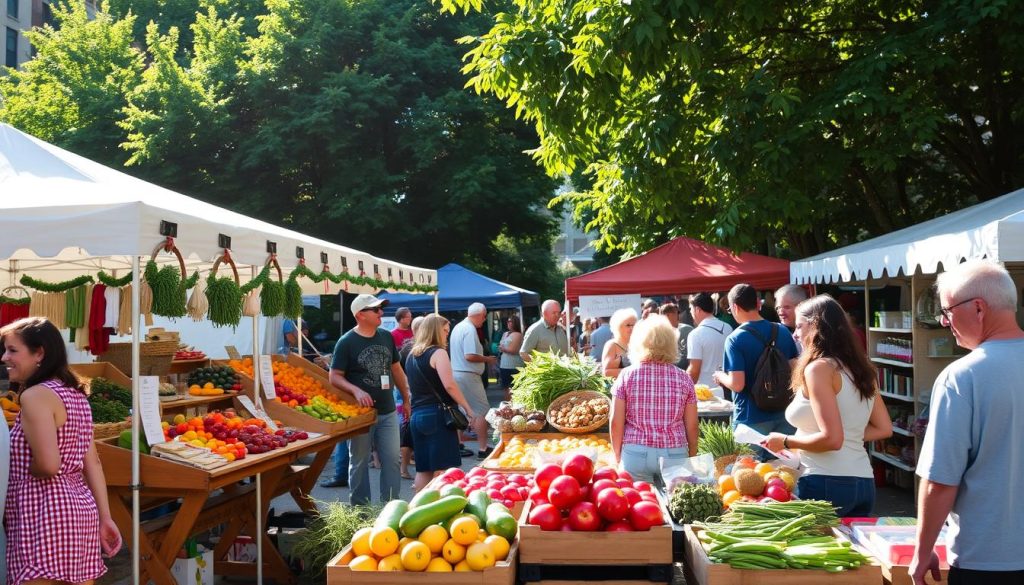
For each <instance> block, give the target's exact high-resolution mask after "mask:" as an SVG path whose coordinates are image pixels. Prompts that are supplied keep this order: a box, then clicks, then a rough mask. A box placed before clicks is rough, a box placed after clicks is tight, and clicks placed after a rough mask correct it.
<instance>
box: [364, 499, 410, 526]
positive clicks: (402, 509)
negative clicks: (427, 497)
mask: <svg viewBox="0 0 1024 585" xmlns="http://www.w3.org/2000/svg"><path fill="white" fill-rule="evenodd" d="M408 511H409V503H408V502H406V501H405V500H391V501H390V502H388V503H387V505H385V506H384V509H383V510H381V511H380V515H379V516H377V520H375V521H374V523H373V527H374V528H384V527H385V526H387V527H389V528H391V529H392V530H394V531H395V533H398V523H399V522H400V521H401V520H402V516H404V515H405V513H406V512H408Z"/></svg>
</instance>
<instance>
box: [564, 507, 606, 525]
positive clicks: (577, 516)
mask: <svg viewBox="0 0 1024 585" xmlns="http://www.w3.org/2000/svg"><path fill="white" fill-rule="evenodd" d="M569 525H570V526H572V529H573V530H578V531H580V532H594V531H596V530H600V528H601V516H600V515H599V514H598V513H597V506H595V505H594V504H593V503H591V502H579V503H578V504H576V505H575V506H573V507H572V510H570V511H569Z"/></svg>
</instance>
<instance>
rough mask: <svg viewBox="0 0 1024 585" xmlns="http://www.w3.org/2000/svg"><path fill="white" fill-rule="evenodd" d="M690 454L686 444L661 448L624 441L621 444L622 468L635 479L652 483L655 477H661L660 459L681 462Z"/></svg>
mask: <svg viewBox="0 0 1024 585" xmlns="http://www.w3.org/2000/svg"><path fill="white" fill-rule="evenodd" d="M689 456H690V452H689V451H688V450H687V449H686V446H685V445H684V446H682V447H673V448H670V449H661V448H658V447H647V446H645V445H633V444H630V443H626V444H624V445H623V446H622V468H623V469H625V470H626V471H628V472H629V474H630V475H632V476H633V480H635V481H646V482H647V483H654V478H655V477H659V478H660V477H661V463H660V459H661V458H662V457H664V458H665V459H666V463H668V460H672V461H673V462H676V461H678V462H680V463H681V462H682V461H683V460H684V459H686V458H687V457H689Z"/></svg>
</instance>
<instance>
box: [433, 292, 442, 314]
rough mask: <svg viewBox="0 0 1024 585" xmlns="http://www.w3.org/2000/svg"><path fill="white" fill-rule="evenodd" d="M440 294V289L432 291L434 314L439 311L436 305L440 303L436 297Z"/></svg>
mask: <svg viewBox="0 0 1024 585" xmlns="http://www.w3.org/2000/svg"><path fill="white" fill-rule="evenodd" d="M440 294H441V291H434V314H435V315H436V314H438V313H440V311H438V306H439V305H440V301H439V300H438V297H439V296H440Z"/></svg>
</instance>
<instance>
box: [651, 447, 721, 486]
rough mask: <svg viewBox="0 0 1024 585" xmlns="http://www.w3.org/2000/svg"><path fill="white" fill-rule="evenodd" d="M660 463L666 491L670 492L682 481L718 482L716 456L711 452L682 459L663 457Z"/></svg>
mask: <svg viewBox="0 0 1024 585" xmlns="http://www.w3.org/2000/svg"><path fill="white" fill-rule="evenodd" d="M658 464H659V465H660V467H661V480H662V481H663V482H665V492H666V493H669V494H671V493H672V491H673V490H674V489H675V487H676V486H677V485H679V484H681V483H716V482H717V479H716V478H715V458H714V457H712V456H711V454H710V453H704V454H703V455H697V456H695V457H688V458H686V459H681V460H680V459H666V458H664V457H662V458H661V459H660V461H659V462H658Z"/></svg>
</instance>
